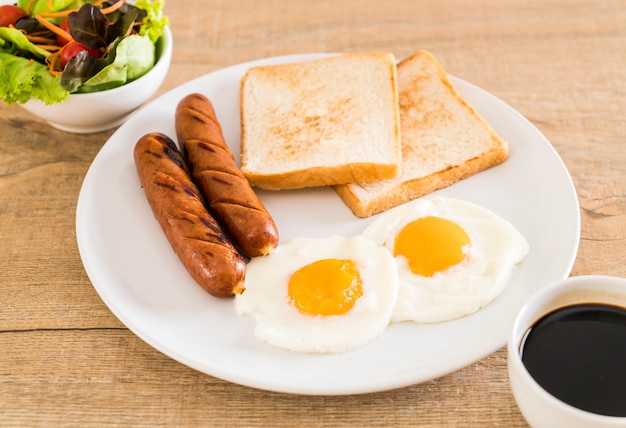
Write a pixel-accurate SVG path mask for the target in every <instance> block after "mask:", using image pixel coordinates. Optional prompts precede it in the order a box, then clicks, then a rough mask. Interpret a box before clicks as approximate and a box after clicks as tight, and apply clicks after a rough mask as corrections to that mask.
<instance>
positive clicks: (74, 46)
mask: <svg viewBox="0 0 626 428" xmlns="http://www.w3.org/2000/svg"><path fill="white" fill-rule="evenodd" d="M82 51H87V52H88V53H89V55H91V56H92V57H94V58H98V57H99V56H100V51H98V50H95V49H89V48H88V47H87V46H85V45H83V44H82V43H78V42H76V41H74V42H69V43H68V44H66V45H65V46H64V47H63V50H62V51H61V56H60V57H59V60H60V61H61V67H63V68H65V66H66V65H67V63H68V62H70V60H71V59H72V58H74V57H75V56H76V55H78V54H79V53H80V52H82Z"/></svg>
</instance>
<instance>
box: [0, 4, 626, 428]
mask: <svg viewBox="0 0 626 428" xmlns="http://www.w3.org/2000/svg"><path fill="white" fill-rule="evenodd" d="M166 11H167V13H168V15H169V17H170V19H171V27H172V31H173V34H174V37H175V48H174V57H173V63H172V66H171V69H170V72H169V75H168V76H167V79H166V81H165V83H164V84H163V86H162V88H161V89H160V91H159V94H161V93H163V92H165V91H167V90H169V89H172V88H174V87H176V86H177V85H179V84H181V83H183V82H186V81H188V80H189V79H192V78H194V77H197V76H201V75H203V74H205V73H208V72H210V71H213V70H216V69H219V68H222V67H226V66H229V65H232V64H236V63H240V62H244V61H248V60H252V59H256V58H261V57H267V56H274V55H283V54H290V53H309V52H349V51H367V50H385V51H390V52H393V53H394V54H395V55H396V57H397V58H403V57H405V56H407V55H409V54H411V53H413V52H414V51H416V50H418V49H428V50H430V51H431V52H433V53H434V54H435V55H436V56H437V58H438V59H439V60H440V61H441V63H442V64H443V65H444V67H445V68H446V70H447V71H448V72H449V73H451V74H453V75H455V76H458V77H461V78H462V79H464V80H467V81H469V82H472V83H474V84H476V85H478V86H480V87H482V88H484V89H486V90H487V91H489V92H491V93H493V94H494V95H496V96H497V97H499V98H501V99H502V100H504V101H505V102H507V103H508V104H510V105H511V106H513V107H514V108H515V109H517V110H518V111H519V112H521V113H522V114H523V115H524V116H526V117H527V118H528V119H529V120H530V121H531V122H533V123H534V124H535V125H536V126H537V127H538V128H539V129H540V130H541V131H542V132H543V133H544V134H545V136H546V137H547V138H548V139H549V140H550V141H551V143H552V144H553V145H554V147H555V148H556V150H557V152H558V153H559V154H560V156H561V157H562V159H563V161H564V162H565V164H566V166H567V167H568V169H569V171H570V173H571V175H572V177H573V180H574V183H575V185H576V188H577V191H578V195H579V200H580V205H581V211H582V232H581V242H580V248H579V252H578V256H577V258H576V262H575V265H574V268H573V271H572V275H582V274H609V275H616V276H623V277H626V263H625V261H626V172H625V171H626V166H625V165H626V143H625V141H626V140H625V137H624V136H625V135H626V119H625V116H624V112H625V111H626V92H625V89H624V88H626V73H625V72H624V70H625V69H626V50H625V49H624V46H626V7H625V5H624V3H623V1H622V0H606V1H602V0H598V1H586V0H567V1H564V0H545V1H541V2H538V1H537V2H533V1H530V2H529V1H527V0H499V1H496V0H474V1H463V0H455V1H454V0H453V1H445V2H444V1H441V2H434V1H426V0H411V1H382V0H367V1H366V0H356V1H337V0H315V1H303V0H290V1H289V2H286V1H280V0H272V1H271V0H265V1H257V0H239V1H236V2H221V1H213V0H211V1H205V0H176V1H174V0H171V1H170V2H169V3H168V4H167V7H166ZM0 129H1V132H0V425H1V426H20V425H21V426H37V425H46V426H48V425H49V426H60V425H77V426H100V425H122V426H142V425H145V426H159V425H166V426H173V425H175V426H303V427H305V426H327V427H330V426H333V427H334V426H418V425H423V426H481V427H482V426H507V427H513V426H525V425H526V423H525V421H524V419H523V418H522V416H521V414H520V412H519V410H518V409H517V407H516V405H515V402H514V399H513V396H512V394H511V392H510V389H509V383H508V378H507V373H506V352H505V349H501V350H499V351H497V352H495V353H494V354H492V355H490V356H488V357H487V358H484V359H483V360H481V361H478V362H476V363H474V364H472V365H470V366H468V367H466V368H464V369H462V370H459V371H457V372H454V373H451V374H449V375H447V376H444V377H442V378H439V379H435V380H432V381H429V382H425V383H423V384H419V385H414V386H410V387H406V388H402V389H399V390H393V391H387V392H380V393H373V394H366V395H356V396H340V397H318V396H313V397H311V396H296V395H287V394H279V393H271V392H265V391H260V390H255V389H251V388H248V387H244V386H239V385H234V384H231V383H228V382H225V381H222V380H219V379H216V378H213V377H211V376H208V375H205V374H202V373H199V372H196V371H194V370H192V369H190V368H188V367H186V366H184V365H182V364H179V363H178V362H176V361H174V360H171V359H170V358H168V357H166V356H164V355H162V354H161V353H159V352H158V351H156V350H154V349H153V348H151V347H150V346H148V345H147V344H146V343H144V342H143V341H142V340H141V339H139V338H138V337H137V336H135V335H134V334H133V333H131V332H130V331H129V330H128V329H126V328H125V326H124V325H123V324H122V323H121V322H120V321H119V320H118V319H117V318H116V317H115V316H114V315H113V314H112V313H111V312H110V311H109V309H108V308H107V307H106V306H105V305H104V303H103V302H102V301H101V299H100V298H99V297H98V295H97V294H96V292H95V290H94V288H93V287H92V285H91V283H90V281H89V279H88V278H87V275H86V274H85V271H84V269H83V265H82V263H81V259H80V257H79V254H78V249H77V244H76V234H75V229H74V226H75V220H74V219H75V212H76V208H75V207H76V201H77V197H78V193H79V190H80V187H81V183H82V180H83V178H84V176H85V173H86V172H87V169H88V168H89V165H90V163H91V162H92V160H93V159H94V157H95V155H96V153H97V152H98V150H99V149H100V147H101V146H102V145H103V144H104V143H105V142H106V141H107V139H108V138H109V136H110V135H111V134H112V133H113V130H111V131H107V132H102V133H97V134H91V135H73V134H68V133H64V132H61V131H57V130H55V129H53V128H51V127H49V126H48V125H47V124H46V123H44V122H42V121H41V120H38V119H36V118H34V117H33V116H31V115H29V114H28V113H26V112H25V111H24V110H22V109H21V108H20V107H19V106H16V105H11V106H7V105H4V104H3V103H2V104H0ZM528 168H533V165H528Z"/></svg>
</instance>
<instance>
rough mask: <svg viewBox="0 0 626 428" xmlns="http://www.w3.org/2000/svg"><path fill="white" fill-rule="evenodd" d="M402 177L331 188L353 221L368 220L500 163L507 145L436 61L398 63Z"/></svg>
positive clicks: (423, 56)
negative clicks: (358, 218)
mask: <svg viewBox="0 0 626 428" xmlns="http://www.w3.org/2000/svg"><path fill="white" fill-rule="evenodd" d="M397 73H398V89H399V102H400V129H401V133H402V166H401V174H400V175H399V176H397V177H395V178H392V179H387V180H381V181H378V182H373V183H350V184H344V185H339V186H335V191H336V192H337V194H338V195H339V196H340V197H341V199H342V200H343V201H344V203H345V204H346V205H347V206H348V207H349V208H350V209H351V210H352V212H353V213H354V214H355V215H356V216H357V217H368V216H371V215H373V214H377V213H379V212H382V211H385V210H387V209H389V208H392V207H394V206H396V205H400V204H402V203H404V202H407V201H410V200H412V199H416V198H418V197H420V196H423V195H426V194H428V193H430V192H433V191H435V190H437V189H441V188H443V187H446V186H449V185H451V184H453V183H455V182H457V181H459V180H462V179H464V178H467V177H469V176H471V175H473V174H476V173H477V172H479V171H482V170H485V169H487V168H489V167H492V166H494V165H497V164H499V163H501V162H503V161H504V160H505V159H506V158H507V157H508V145H507V143H506V142H505V141H504V140H502V139H501V138H500V137H499V136H498V135H497V134H496V133H495V131H494V130H493V129H492V128H491V126H490V125H489V124H488V123H487V122H486V121H485V120H484V119H483V118H482V117H481V116H480V115H479V114H478V113H477V112H476V110H474V108H472V107H471V106H470V105H469V104H468V103H467V102H466V101H465V100H464V99H463V98H462V97H461V95H460V94H459V93H458V92H457V90H456V89H455V88H454V86H453V85H452V83H451V82H450V80H449V79H448V76H447V75H446V72H445V71H444V70H443V68H442V67H441V65H440V64H439V62H438V61H437V60H436V59H435V57H434V56H433V55H432V54H430V53H429V52H426V51H419V52H417V53H415V54H414V55H412V56H410V57H408V58H407V59H405V60H403V61H402V62H401V63H399V64H398V71H397Z"/></svg>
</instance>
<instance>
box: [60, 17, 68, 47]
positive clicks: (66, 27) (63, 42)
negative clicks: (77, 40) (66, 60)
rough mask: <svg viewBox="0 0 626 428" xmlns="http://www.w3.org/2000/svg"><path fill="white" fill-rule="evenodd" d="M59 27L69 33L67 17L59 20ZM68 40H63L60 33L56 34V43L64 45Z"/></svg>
mask: <svg viewBox="0 0 626 428" xmlns="http://www.w3.org/2000/svg"><path fill="white" fill-rule="evenodd" d="M59 28H61V30H63V31H65V32H66V33H68V34H69V32H70V25H69V23H68V20H67V18H65V19H64V20H63V21H61V24H59ZM68 41H69V40H65V39H64V38H63V37H61V36H60V35H58V34H57V45H59V46H65V45H66V44H67V42H68Z"/></svg>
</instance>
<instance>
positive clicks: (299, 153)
mask: <svg viewBox="0 0 626 428" xmlns="http://www.w3.org/2000/svg"><path fill="white" fill-rule="evenodd" d="M400 156H401V152H400V119H399V106H398V88H397V75H396V63H395V59H394V56H393V55H392V54H391V53H380V52H370V53H355V54H343V55H338V56H332V57H328V58H323V59H317V60H313V61H305V62H297V63H289V64H279V65H272V66H260V67H254V68H251V69H250V70H248V71H247V73H246V74H245V75H244V76H243V77H242V80H241V170H242V172H243V174H244V175H245V176H246V177H247V178H248V180H249V181H250V182H251V183H252V184H253V185H254V186H257V187H259V188H264V189H270V190H281V189H295V188H302V187H313V186H327V185H335V184H341V183H348V182H354V181H359V182H366V181H374V180H380V179H384V178H391V177H395V176H397V175H398V173H399V167H400Z"/></svg>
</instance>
